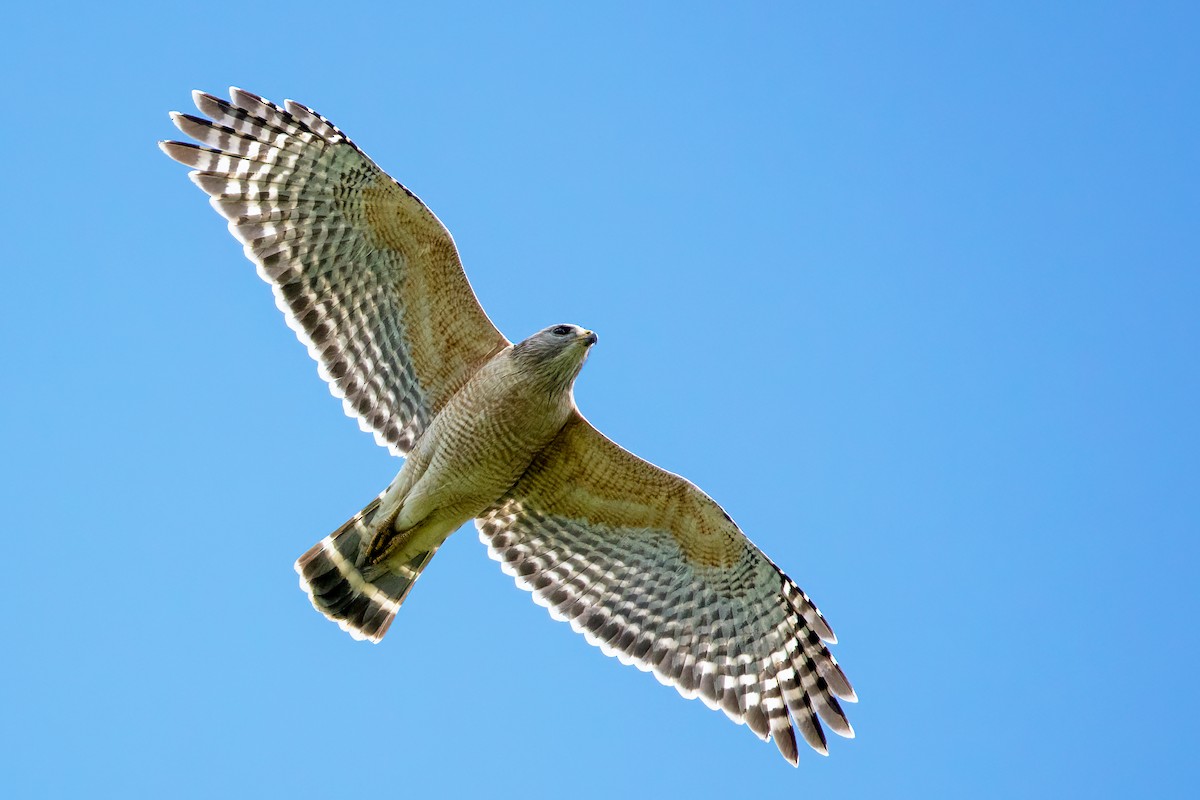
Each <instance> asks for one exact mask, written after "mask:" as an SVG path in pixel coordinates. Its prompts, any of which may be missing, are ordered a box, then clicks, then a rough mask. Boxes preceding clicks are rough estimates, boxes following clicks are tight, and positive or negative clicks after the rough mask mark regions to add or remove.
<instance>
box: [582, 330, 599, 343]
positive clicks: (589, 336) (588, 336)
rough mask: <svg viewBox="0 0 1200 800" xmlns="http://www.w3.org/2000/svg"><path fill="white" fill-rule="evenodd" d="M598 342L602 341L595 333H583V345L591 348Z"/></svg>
mask: <svg viewBox="0 0 1200 800" xmlns="http://www.w3.org/2000/svg"><path fill="white" fill-rule="evenodd" d="M598 341H600V337H598V336H597V335H596V332H595V331H584V332H583V343H584V344H586V345H587V346H588V347H591V346H592V345H594V344H595V343H596V342H598Z"/></svg>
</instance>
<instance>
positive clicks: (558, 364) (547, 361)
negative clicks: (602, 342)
mask: <svg viewBox="0 0 1200 800" xmlns="http://www.w3.org/2000/svg"><path fill="white" fill-rule="evenodd" d="M595 343H596V334H595V333H594V332H592V331H590V330H588V329H587V328H581V327H579V326H578V325H569V324H562V325H551V326H550V327H549V328H543V329H542V330H540V331H538V332H537V333H535V334H533V335H532V336H530V337H529V338H527V339H525V340H524V341H520V342H517V343H516V344H514V345H513V349H512V356H513V358H514V359H516V360H517V361H518V363H520V364H521V366H522V369H524V370H528V371H529V372H531V373H533V374H535V375H536V376H537V377H538V378H539V379H540V380H542V381H544V382H545V383H546V386H547V388H548V389H551V390H556V389H557V390H562V389H568V388H570V386H571V383H572V382H573V381H574V380H575V376H577V375H578V374H579V370H580V369H581V368H582V367H583V362H584V361H586V360H587V356H588V351H590V350H591V349H592V345H594V344H595Z"/></svg>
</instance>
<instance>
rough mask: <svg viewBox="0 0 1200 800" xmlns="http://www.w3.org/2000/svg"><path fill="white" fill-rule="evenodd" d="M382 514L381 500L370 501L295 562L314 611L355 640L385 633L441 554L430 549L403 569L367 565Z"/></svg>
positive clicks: (377, 638)
mask: <svg viewBox="0 0 1200 800" xmlns="http://www.w3.org/2000/svg"><path fill="white" fill-rule="evenodd" d="M378 510H379V500H378V499H375V500H372V501H371V503H370V504H369V505H368V506H367V507H366V508H364V509H363V510H362V511H360V512H358V513H357V514H355V515H354V516H353V517H351V518H350V520H348V521H347V522H346V523H345V524H344V525H342V527H340V528H338V529H337V530H336V531H334V532H333V533H331V534H330V535H329V536H326V537H325V538H324V539H322V540H321V541H319V542H317V543H316V544H315V545H313V547H312V548H311V549H310V550H309V551H308V552H307V553H305V554H304V555H302V556H300V558H299V559H297V560H296V572H298V573H299V574H300V588H302V589H303V590H304V591H305V592H306V593H308V599H309V600H311V601H312V604H313V608H315V609H317V611H320V612H321V613H322V614H324V615H325V616H326V618H328V619H329V620H331V621H333V622H336V623H337V624H338V627H340V628H341V629H342V630H344V631H345V632H346V633H348V634H350V635H351V636H353V637H354V638H355V639H369V640H370V641H372V642H378V641H379V640H380V639H382V638H383V635H384V634H385V633H387V629H388V626H389V625H391V624H392V620H393V619H394V618H395V616H396V612H397V611H399V610H400V604H401V603H403V602H404V598H405V597H407V596H408V593H409V592H410V591H412V587H413V584H414V583H416V580H417V578H418V577H419V576H420V574H421V571H422V570H424V569H425V567H426V566H427V565H428V564H429V560H430V559H431V558H433V554H434V553H436V552H437V548H434V549H433V550H428V551H426V552H424V553H421V554H419V555H418V556H416V557H415V558H413V559H412V560H411V561H410V562H409V563H408V564H405V565H404V566H403V567H399V568H397V567H395V566H393V567H391V568H388V567H383V566H374V565H372V566H368V565H366V564H365V562H364V555H365V553H366V552H367V546H368V545H369V544H370V543H371V539H372V538H373V537H374V535H375V529H374V525H373V523H374V522H375V516H376V513H377V512H378Z"/></svg>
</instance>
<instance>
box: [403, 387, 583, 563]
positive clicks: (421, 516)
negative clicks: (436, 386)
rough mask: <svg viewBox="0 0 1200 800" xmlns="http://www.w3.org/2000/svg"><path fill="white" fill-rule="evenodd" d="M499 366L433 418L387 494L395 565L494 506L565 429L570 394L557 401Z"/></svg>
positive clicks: (451, 401) (442, 538)
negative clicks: (397, 541)
mask: <svg viewBox="0 0 1200 800" xmlns="http://www.w3.org/2000/svg"><path fill="white" fill-rule="evenodd" d="M493 366H494V365H491V364H489V365H488V366H485V367H484V368H483V369H481V370H480V372H479V374H477V375H476V377H475V378H473V379H472V380H471V381H469V382H468V383H467V385H466V386H464V387H463V388H462V390H460V391H459V392H458V393H457V394H456V395H455V396H454V397H453V398H451V400H450V402H449V403H447V404H446V406H445V407H444V408H443V409H442V410H441V411H440V412H439V413H438V415H437V416H436V417H434V419H433V421H432V423H431V424H430V426H429V427H428V428H427V429H426V430H425V432H424V433H423V434H422V436H421V438H420V439H419V440H418V441H417V443H416V445H415V447H414V448H413V450H412V452H411V453H410V454H409V458H408V460H407V461H406V462H405V464H404V467H403V468H402V469H401V470H400V473H399V474H398V475H397V476H396V479H395V480H394V481H393V482H392V485H391V486H390V487H389V488H388V490H387V492H386V493H385V495H384V498H383V501H382V502H383V509H382V511H383V513H384V514H385V515H386V516H384V518H387V517H390V516H392V515H393V514H395V522H394V523H393V528H394V529H395V530H396V531H397V532H399V533H400V534H401V535H402V539H403V544H402V545H401V546H400V547H399V548H398V549H397V550H395V551H394V552H393V553H392V555H391V556H390V558H389V560H391V559H395V560H401V559H404V558H406V557H409V556H411V555H412V554H416V553H420V552H423V551H425V550H428V549H430V548H433V547H437V546H438V545H440V544H441V543H442V541H443V540H445V538H446V537H447V536H449V535H450V534H451V533H453V532H454V531H455V530H457V529H458V528H459V527H460V526H461V525H462V524H463V523H465V522H467V521H468V520H470V519H472V518H474V517H476V516H478V515H479V514H480V513H481V512H483V510H484V509H486V508H488V507H489V506H491V505H493V504H494V503H495V502H496V501H497V500H499V499H500V498H501V497H502V496H503V495H504V494H505V492H507V491H508V490H509V488H511V487H512V486H513V484H515V483H516V482H517V480H518V479H519V478H520V477H521V475H522V474H523V473H524V472H525V470H526V469H527V468H528V467H529V464H530V462H532V461H533V458H534V456H536V455H537V454H538V453H539V452H540V451H541V450H542V449H543V448H544V447H545V446H546V445H547V444H549V442H550V441H551V440H552V439H553V438H554V437H555V436H556V435H557V434H558V432H559V431H560V430H561V429H562V426H563V425H564V424H565V423H566V420H567V417H568V416H569V414H570V412H571V408H572V402H571V398H570V395H569V394H567V395H566V396H565V397H563V398H559V399H557V400H556V401H552V400H551V399H550V398H548V397H547V396H546V395H545V394H544V393H539V392H536V391H530V390H528V389H527V387H524V386H523V385H522V384H521V382H520V381H519V380H516V381H514V380H512V377H513V376H512V375H511V374H510V373H508V372H507V370H503V369H501V368H496V369H489V367H493ZM500 366H501V367H502V366H503V365H500Z"/></svg>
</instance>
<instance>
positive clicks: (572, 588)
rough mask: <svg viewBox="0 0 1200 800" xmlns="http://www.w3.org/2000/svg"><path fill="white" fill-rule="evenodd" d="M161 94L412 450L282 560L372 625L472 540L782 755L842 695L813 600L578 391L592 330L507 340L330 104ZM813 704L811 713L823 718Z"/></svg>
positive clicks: (222, 196) (386, 423)
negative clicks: (320, 108)
mask: <svg viewBox="0 0 1200 800" xmlns="http://www.w3.org/2000/svg"><path fill="white" fill-rule="evenodd" d="M194 98H195V101H196V105H197V107H198V108H199V109H200V111H201V112H203V113H204V114H205V115H206V116H207V119H205V118H203V117H196V116H190V115H187V114H179V113H174V114H172V119H173V120H174V122H175V124H176V125H177V126H178V127H179V129H180V130H181V131H183V132H184V133H185V134H187V135H188V136H191V137H192V138H194V139H196V140H197V141H199V142H200V143H201V145H194V144H188V143H183V142H162V143H161V147H162V149H163V151H164V152H165V153H166V154H167V155H169V156H170V157H171V158H173V159H175V160H176V161H179V162H181V163H183V164H186V165H187V166H189V167H192V168H194V170H195V171H193V172H192V173H190V176H191V178H192V180H193V181H194V182H195V183H196V184H197V185H198V186H199V187H200V188H201V189H203V190H204V191H205V192H206V193H207V194H208V195H209V196H210V197H211V202H212V205H213V207H214V208H215V209H216V210H217V211H218V212H219V213H220V214H221V215H222V216H224V217H225V218H226V219H227V220H229V230H230V231H231V232H232V233H233V235H234V236H235V237H237V239H238V240H239V241H241V242H242V244H243V245H244V246H245V252H246V255H247V257H248V258H249V259H250V260H251V261H253V262H254V263H255V264H256V265H257V266H258V271H259V274H260V275H261V276H262V277H263V279H264V280H265V281H267V283H269V284H270V285H271V288H272V290H273V292H274V294H275V301H276V304H277V305H278V306H279V308H280V309H281V310H282V311H283V312H284V315H285V317H286V318H287V322H288V325H289V326H291V327H292V328H293V329H294V330H295V331H296V334H297V335H298V336H299V337H300V340H301V341H302V342H304V343H305V344H306V345H307V346H308V349H309V352H310V353H311V354H312V356H313V358H315V359H316V361H317V363H318V365H319V370H320V373H321V376H322V377H323V378H324V379H325V380H326V381H328V382H329V386H330V389H331V391H332V392H333V393H334V394H335V395H336V396H338V397H340V398H342V402H343V405H344V406H345V409H346V412H347V413H348V414H350V415H351V416H353V417H357V418H358V421H359V424H360V426H361V427H362V428H363V429H364V430H367V431H370V432H373V433H374V435H375V438H376V440H377V441H378V442H379V443H380V444H383V445H386V446H387V447H389V448H391V450H392V452H393V453H395V454H397V455H400V456H405V463H404V466H403V468H402V469H401V470H400V472H399V474H398V475H397V476H396V478H395V480H393V481H392V483H391V485H389V486H388V488H387V489H386V490H384V491H383V493H382V494H380V495H379V496H378V497H377V498H376V499H374V500H372V501H371V502H370V503H369V504H368V505H367V507H366V508H364V509H363V510H362V511H361V512H359V513H358V514H357V515H355V516H354V517H353V518H351V519H350V520H349V521H348V522H347V523H346V524H345V525H343V526H342V527H341V528H339V529H338V530H337V531H335V532H334V533H333V534H331V535H330V536H328V537H326V538H325V539H323V540H322V541H320V542H319V543H317V544H316V545H315V546H314V547H312V548H311V549H310V550H309V551H308V552H306V553H305V554H304V555H302V556H301V557H300V559H299V560H298V561H297V562H296V570H297V571H298V572H299V573H300V576H301V577H300V582H301V585H302V587H303V588H304V589H305V591H306V592H307V593H308V595H309V597H310V599H311V600H312V603H313V605H314V606H315V607H316V608H317V610H319V611H320V612H321V613H323V614H324V615H325V616H327V617H328V618H329V619H331V620H333V621H335V622H337V623H338V624H339V625H340V626H341V627H342V629H344V630H346V631H347V632H349V633H350V634H351V635H352V636H354V637H355V638H360V639H369V640H371V641H373V642H378V641H379V640H380V639H381V638H382V637H383V635H384V633H385V632H386V631H387V629H388V626H389V625H390V624H391V621H392V619H393V617H394V616H395V614H396V611H397V609H398V608H399V607H400V604H401V603H402V602H403V601H404V598H405V597H406V596H407V594H408V592H409V591H410V590H411V589H412V586H413V583H414V581H416V579H417V577H418V576H419V575H420V573H421V571H422V570H424V569H425V567H426V566H427V565H428V564H429V561H430V559H431V558H432V557H433V555H434V554H435V553H436V552H437V549H438V547H439V546H440V545H441V544H442V542H443V541H445V539H446V537H447V536H449V535H450V534H451V533H453V532H454V531H455V530H457V529H458V528H459V527H460V526H461V525H462V524H463V523H465V522H466V521H468V520H471V519H474V520H475V522H476V525H477V526H478V528H479V532H480V538H481V539H482V540H483V542H484V543H485V544H486V545H487V548H488V553H489V554H490V555H491V556H492V557H493V558H494V559H496V560H497V561H499V562H500V565H501V567H502V568H503V569H504V571H505V572H507V573H508V574H510V575H512V576H513V577H514V578H515V579H516V581H517V584H518V585H519V586H521V587H522V588H524V589H527V590H528V591H530V592H532V593H533V596H534V599H535V600H536V601H537V602H538V603H539V604H541V605H544V606H546V607H547V608H548V609H549V610H550V613H551V615H552V616H554V617H555V618H557V619H562V620H566V621H568V622H570V624H571V627H572V628H574V629H575V630H576V631H578V632H579V633H582V634H583V635H584V636H585V637H586V638H587V640H588V641H589V642H591V643H592V644H594V645H596V646H598V647H600V648H601V649H602V650H603V651H604V652H605V653H607V654H609V655H615V656H616V657H617V658H619V659H620V660H621V661H622V662H624V663H627V664H634V665H636V666H637V667H638V668H640V669H642V670H645V671H652V672H653V673H654V675H655V676H656V677H657V678H658V679H659V680H660V681H662V682H663V683H665V684H668V685H671V686H674V687H675V688H676V689H678V690H679V692H680V694H682V695H683V696H684V697H700V698H701V699H702V700H704V702H705V703H707V704H708V705H709V706H711V707H712V708H720V709H722V710H724V712H725V713H726V714H727V715H728V716H729V717H730V719H732V720H734V721H735V722H739V723H741V722H745V723H746V724H748V725H749V726H750V728H751V729H752V730H754V732H755V733H757V734H758V735H759V736H760V737H761V738H764V739H766V738H768V737H771V738H773V739H774V741H775V743H776V745H778V747H779V750H780V751H781V752H782V753H783V755H784V757H785V758H786V759H787V760H788V761H790V762H791V763H793V764H795V763H796V762H797V760H798V753H797V748H796V738H795V734H794V728H793V725H794V726H795V729H799V731H800V734H801V735H802V736H803V737H804V739H805V740H806V741H807V742H808V743H809V744H810V745H811V746H812V747H813V748H815V749H816V750H818V751H819V752H821V753H825V752H827V751H826V742H825V735H824V733H823V731H822V727H821V723H820V721H819V719H820V720H824V721H825V723H826V724H828V725H829V726H830V727H831V728H833V730H834V731H836V732H838V733H840V734H842V735H843V736H852V735H853V731H852V729H851V727H850V724H849V723H848V722H847V721H846V718H845V715H844V714H843V712H842V709H841V706H840V705H839V704H838V700H839V699H841V700H850V701H853V700H855V699H856V698H855V695H854V691H853V689H851V688H850V684H849V682H848V681H847V680H846V677H845V675H843V673H842V670H841V668H840V667H839V666H838V664H837V661H836V660H835V659H834V657H833V656H832V655H831V654H830V652H829V650H828V648H827V647H826V643H833V642H834V641H836V640H835V638H834V635H833V632H832V631H831V630H830V628H829V626H828V625H827V624H826V622H825V619H824V617H823V616H822V615H821V612H820V611H818V610H817V608H816V606H815V605H813V603H812V601H811V600H809V598H808V596H807V595H805V594H804V592H802V591H801V590H800V589H799V587H797V586H796V584H795V583H793V582H792V581H791V579H790V578H788V577H787V576H786V575H784V574H783V572H782V571H780V570H779V568H778V567H776V566H775V565H774V564H773V563H772V562H771V561H770V559H768V558H767V557H766V556H765V555H763V553H762V552H761V551H760V550H759V549H758V548H757V547H755V546H754V545H753V544H752V543H751V542H750V540H749V539H747V538H746V536H745V535H744V534H743V533H742V532H741V530H740V529H739V528H738V526H737V525H736V524H735V523H734V521H733V520H732V519H731V518H730V517H729V515H728V514H726V513H725V512H724V510H722V508H721V507H720V506H719V505H717V503H715V502H714V501H713V500H712V499H711V498H710V497H708V495H706V494H704V493H703V492H702V491H700V490H699V489H698V488H696V487H695V486H694V485H692V484H691V483H689V482H688V481H686V480H685V479H683V478H681V477H679V476H678V475H673V474H671V473H669V472H667V471H665V470H662V469H660V468H658V467H656V466H654V465H653V464H650V463H648V462H646V461H643V460H641V459H639V458H638V457H636V456H634V455H632V454H631V453H629V452H628V451H626V450H623V449H622V448H621V447H619V446H618V445H616V444H614V443H613V442H611V441H610V440H609V439H607V438H605V436H604V435H603V434H601V433H600V432H598V431H597V430H596V429H595V428H593V427H592V426H591V425H590V424H589V423H588V422H587V420H585V419H584V418H583V416H582V415H581V414H580V413H579V411H578V409H577V408H576V407H575V401H574V396H573V393H572V387H573V385H574V381H575V377H576V376H577V375H578V373H579V370H580V368H581V367H582V366H583V363H584V361H585V360H586V358H587V354H588V352H589V351H590V349H591V347H592V345H594V344H595V343H596V335H595V334H594V333H592V332H591V331H589V330H585V329H583V328H580V327H578V326H576V325H565V324H563V325H554V326H551V327H549V328H546V329H544V330H542V331H539V332H537V333H535V334H533V335H532V336H530V337H529V338H527V339H525V340H524V341H521V342H518V343H516V344H511V343H510V342H509V341H508V340H507V339H506V338H505V337H504V336H503V335H502V334H501V333H500V332H499V331H498V330H497V329H496V327H495V326H494V325H492V323H491V321H490V320H489V319H488V318H487V315H486V314H485V313H484V311H483V309H482V308H481V307H480V305H479V302H478V301H477V300H476V299H475V295H474V293H473V292H472V291H471V287H470V285H469V284H468V283H467V278H466V275H465V274H464V272H463V269H462V265H461V264H460V262H459V258H458V252H457V250H456V249H455V246H454V241H453V240H452V239H451V237H450V234H449V233H448V232H447V231H446V229H445V228H444V227H443V226H442V224H441V223H440V222H439V221H438V220H437V218H436V217H435V216H434V215H433V214H432V213H431V212H430V211H429V209H427V208H426V207H425V206H424V204H422V203H421V201H420V200H418V199H417V197H416V196H415V195H413V194H412V192H410V191H408V190H407V189H406V188H404V187H403V186H401V185H400V184H399V183H397V182H396V181H394V180H392V179H391V178H390V177H388V175H387V174H385V173H384V172H383V171H382V170H381V169H379V167H377V166H376V165H375V164H374V163H373V162H372V161H371V160H370V159H369V158H367V156H366V155H365V154H363V152H362V151H361V150H359V149H358V148H357V147H356V146H355V145H354V144H353V143H352V142H351V141H350V140H349V139H348V138H346V136H345V135H343V134H342V132H341V131H339V130H338V129H337V128H336V127H334V126H333V125H332V124H331V123H330V122H329V121H328V120H326V119H325V118H324V117H322V116H320V115H319V114H316V113H315V112H313V111H312V110H311V109H309V108H306V107H305V106H302V105H300V104H299V103H294V102H292V101H290V100H289V101H287V102H286V103H285V104H284V107H282V108H281V107H279V106H277V105H275V104H273V103H271V102H269V101H267V100H265V99H263V98H261V97H258V96H256V95H253V94H250V93H249V92H244V91H242V90H240V89H233V90H231V95H230V102H226V101H225V100H222V99H220V98H217V97H214V96H212V95H208V94H204V93H202V92H196V93H195V95H194ZM818 718H819V719H818Z"/></svg>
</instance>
